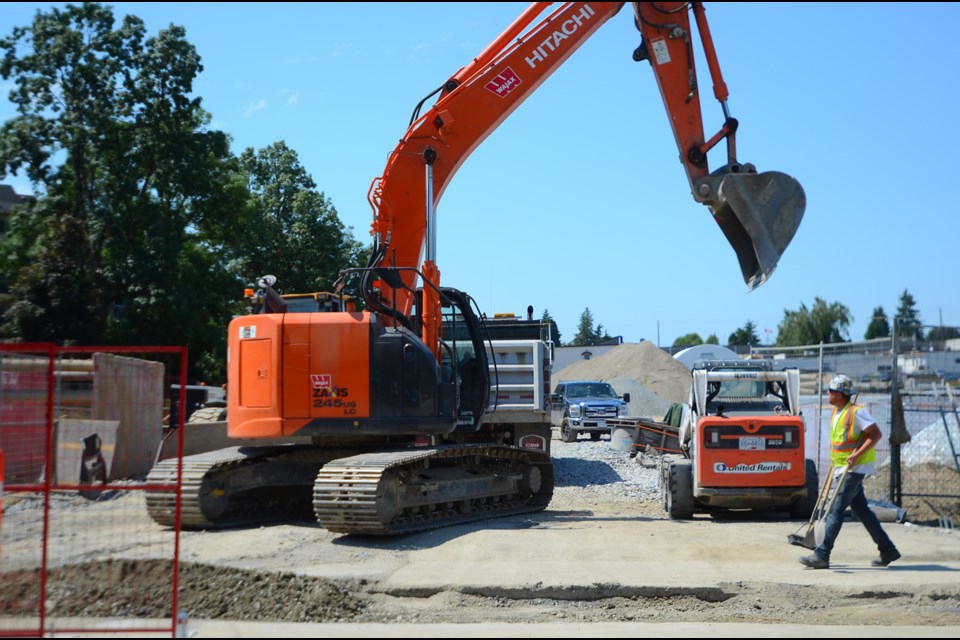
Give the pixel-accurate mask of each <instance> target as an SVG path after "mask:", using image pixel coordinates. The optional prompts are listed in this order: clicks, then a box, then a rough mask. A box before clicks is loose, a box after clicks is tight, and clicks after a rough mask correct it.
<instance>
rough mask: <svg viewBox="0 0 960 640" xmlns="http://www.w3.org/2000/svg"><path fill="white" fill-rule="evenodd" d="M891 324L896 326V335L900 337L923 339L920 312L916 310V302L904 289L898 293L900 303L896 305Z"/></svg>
mask: <svg viewBox="0 0 960 640" xmlns="http://www.w3.org/2000/svg"><path fill="white" fill-rule="evenodd" d="M893 326H894V327H896V331H897V336H899V337H901V338H916V339H917V340H923V324H922V323H921V321H920V312H919V311H917V302H916V300H914V299H913V296H912V295H910V292H909V291H907V290H906V289H904V290H903V293H902V294H900V304H899V306H897V315H896V318H895V319H894V323H893Z"/></svg>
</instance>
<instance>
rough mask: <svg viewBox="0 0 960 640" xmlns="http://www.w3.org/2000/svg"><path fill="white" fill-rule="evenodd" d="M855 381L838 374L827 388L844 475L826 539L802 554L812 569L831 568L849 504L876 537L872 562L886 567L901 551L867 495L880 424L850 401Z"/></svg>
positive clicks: (834, 454) (834, 453)
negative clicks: (865, 485) (865, 483)
mask: <svg viewBox="0 0 960 640" xmlns="http://www.w3.org/2000/svg"><path fill="white" fill-rule="evenodd" d="M853 393H854V391H853V381H852V380H851V379H850V378H849V377H847V376H845V375H842V374H841V375H838V376H836V377H834V378H833V380H831V381H830V386H829V387H828V388H827V394H828V400H829V402H830V404H831V406H833V414H832V415H831V417H830V460H831V462H832V463H833V468H834V469H835V470H836V473H837V476H835V478H836V477H838V476H839V477H842V478H843V479H842V481H839V483H840V486H838V487H837V489H836V490H837V491H838V492H839V493H838V494H837V497H836V498H835V499H834V501H833V505H832V506H831V507H830V512H829V513H828V514H827V519H826V526H825V529H824V535H823V541H822V542H821V543H820V544H818V545H817V548H816V549H814V550H813V554H811V555H809V556H803V557H801V558H800V562H801V563H802V564H805V565H806V566H808V567H810V568H811V569H829V568H830V552H831V551H833V544H834V542H835V541H836V539H837V535H839V533H840V527H841V526H843V514H844V512H845V511H846V510H847V507H850V509H851V511H853V513H854V514H855V515H856V516H857V518H859V520H860V522H862V523H863V526H864V527H866V529H867V533H869V534H870V537H871V538H873V541H874V542H875V543H876V545H877V548H878V549H879V550H880V555H879V556H878V557H876V558H874V559H873V560H872V561H871V562H870V564H871V565H873V566H874V567H885V566H887V565H888V564H890V563H891V562H893V561H894V560H897V559H898V558H899V557H900V552H899V551H897V548H896V546H894V544H893V542H892V541H891V540H890V538H889V536H887V534H886V532H885V531H884V530H883V527H882V526H880V520H878V519H877V516H876V514H874V513H873V511H871V510H870V506H869V505H868V504H867V498H866V496H865V495H864V494H863V478H864V477H865V476H867V475H869V474H871V473H873V472H874V469H875V467H876V460H877V452H876V450H875V449H874V447H875V446H876V444H877V442H879V441H880V437H881V435H882V434H881V433H880V427H878V426H877V423H876V422H875V421H874V419H873V416H871V415H870V414H869V413H868V412H867V409H866V407H864V406H862V405H859V404H856V403H854V402H851V400H850V397H851V396H852V395H853Z"/></svg>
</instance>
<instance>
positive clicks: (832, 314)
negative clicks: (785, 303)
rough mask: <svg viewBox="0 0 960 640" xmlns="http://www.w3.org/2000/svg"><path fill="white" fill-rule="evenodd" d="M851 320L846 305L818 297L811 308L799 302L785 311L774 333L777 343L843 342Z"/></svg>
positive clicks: (786, 344)
mask: <svg viewBox="0 0 960 640" xmlns="http://www.w3.org/2000/svg"><path fill="white" fill-rule="evenodd" d="M850 321H851V316H850V310H849V309H847V307H846V306H845V305H843V304H841V303H839V302H832V303H829V304H828V303H827V302H826V301H825V300H823V299H822V298H820V297H819V296H817V297H816V298H814V302H813V307H812V308H810V309H807V306H806V305H805V304H803V303H801V304H800V308H799V309H797V310H796V311H790V310H789V309H786V310H784V312H783V320H782V321H781V322H780V325H779V327H778V332H777V346H778V347H795V346H801V345H807V344H819V343H820V342H825V343H833V342H846V341H847V339H846V337H845V334H846V332H847V327H848V326H849V325H850Z"/></svg>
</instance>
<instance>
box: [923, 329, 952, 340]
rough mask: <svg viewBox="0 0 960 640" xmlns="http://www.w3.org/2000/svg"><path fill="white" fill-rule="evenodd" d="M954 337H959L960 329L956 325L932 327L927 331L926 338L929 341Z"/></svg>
mask: <svg viewBox="0 0 960 640" xmlns="http://www.w3.org/2000/svg"><path fill="white" fill-rule="evenodd" d="M955 338H960V330H958V329H957V328H956V327H933V328H932V329H930V331H929V332H928V333H927V340H930V341H939V340H954V339H955Z"/></svg>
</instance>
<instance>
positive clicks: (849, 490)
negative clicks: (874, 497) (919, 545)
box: [814, 471, 897, 560]
mask: <svg viewBox="0 0 960 640" xmlns="http://www.w3.org/2000/svg"><path fill="white" fill-rule="evenodd" d="M863 477H864V476H863V474H862V473H853V472H852V471H848V472H847V477H846V479H845V480H844V482H843V486H842V487H840V494H839V495H838V496H837V499H836V500H834V501H833V506H832V507H830V513H828V514H827V520H826V523H825V525H826V526H825V528H824V532H823V542H822V543H820V545H818V546H817V548H816V549H814V553H815V554H817V556H818V557H820V558H823V559H825V560H829V559H830V552H831V551H833V544H834V542H836V541H837V536H838V535H840V527H842V526H843V514H844V512H845V511H846V510H847V507H850V510H851V511H853V513H854V515H856V516H857V518H858V519H859V520H860V522H862V523H863V526H864V527H866V529H867V533H869V534H870V537H871V538H873V541H874V542H875V543H876V544H877V548H878V549H879V550H880V554H881V555H882V556H888V555H890V554H891V553H893V552H894V551H896V549H897V547H896V546H894V544H893V542H892V541H891V540H890V537H889V536H888V535H887V534H886V532H885V531H884V530H883V527H882V526H880V520H878V519H877V516H876V514H874V513H873V511H871V510H870V506H869V505H868V504H867V497H866V496H865V495H864V494H863Z"/></svg>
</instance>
